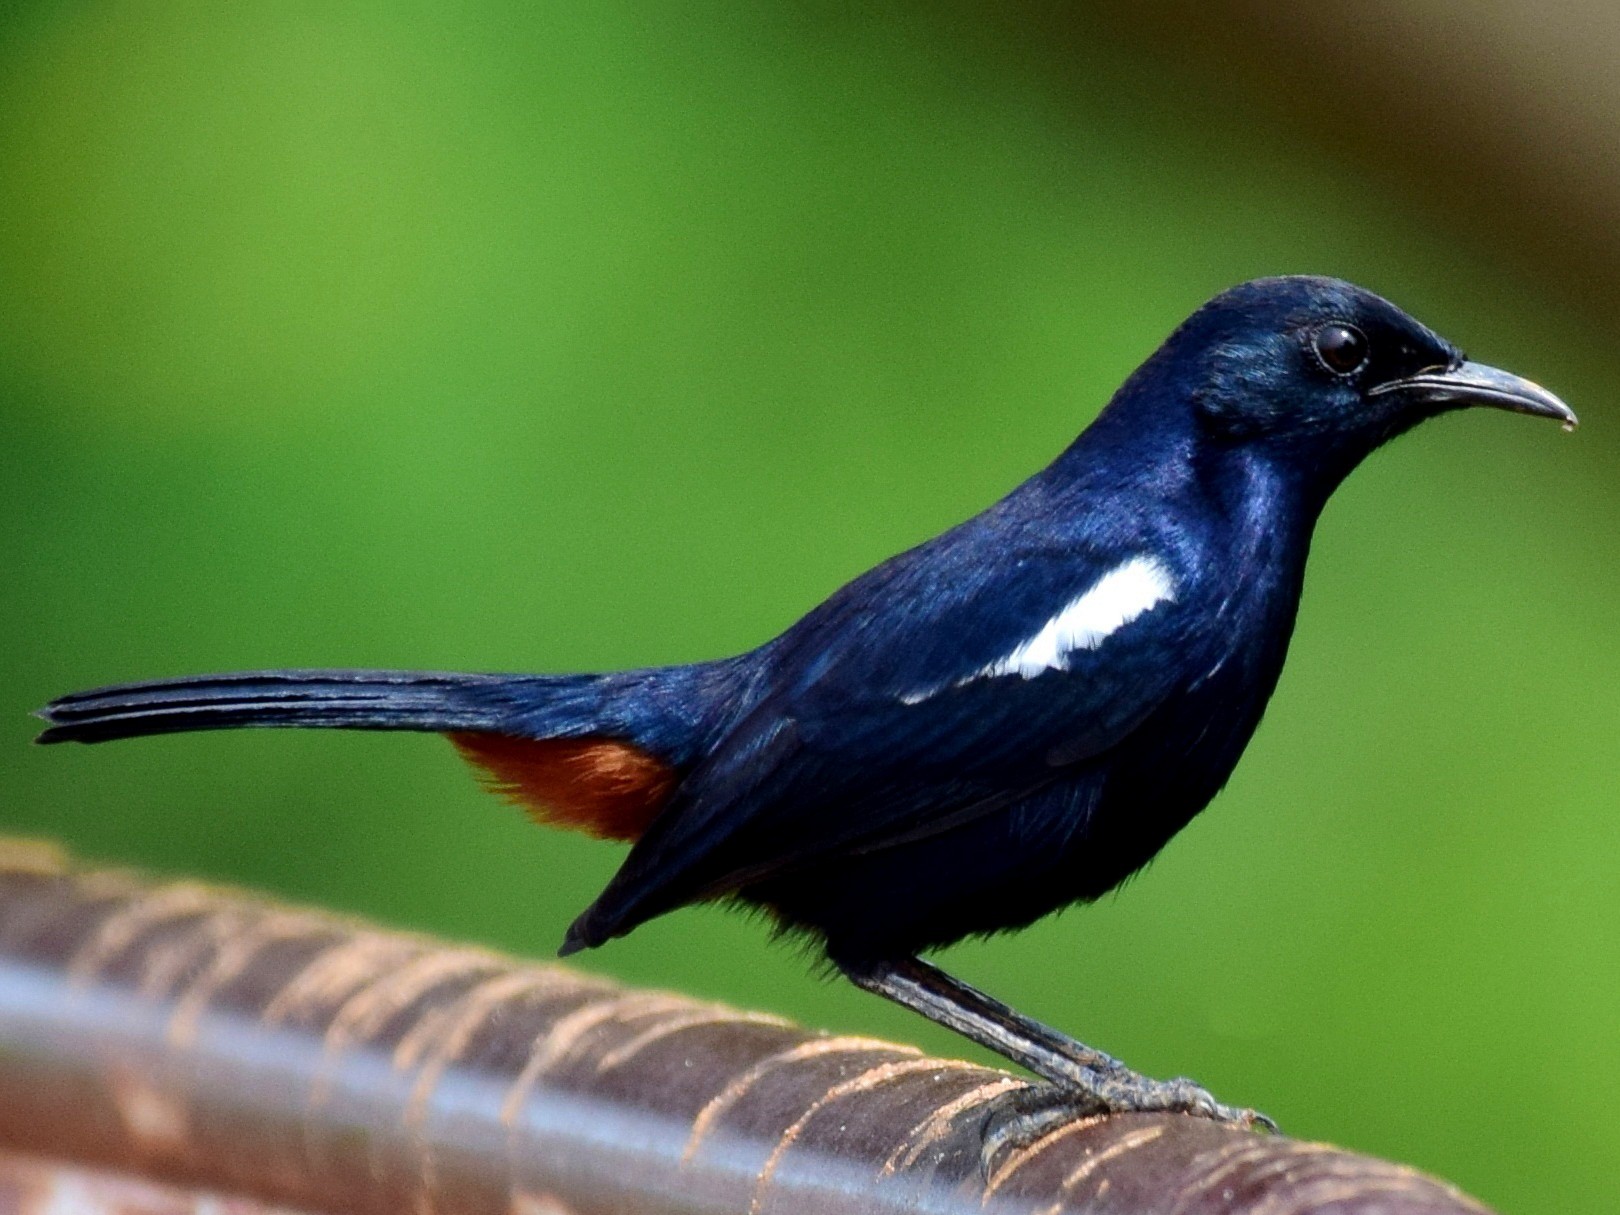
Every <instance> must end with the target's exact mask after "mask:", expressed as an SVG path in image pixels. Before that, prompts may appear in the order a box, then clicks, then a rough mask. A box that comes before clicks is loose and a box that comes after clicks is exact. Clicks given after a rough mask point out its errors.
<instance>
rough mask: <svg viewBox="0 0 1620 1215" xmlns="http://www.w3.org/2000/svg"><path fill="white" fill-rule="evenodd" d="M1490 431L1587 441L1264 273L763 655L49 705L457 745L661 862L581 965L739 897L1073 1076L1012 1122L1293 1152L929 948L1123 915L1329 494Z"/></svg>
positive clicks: (1356, 292)
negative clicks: (671, 921)
mask: <svg viewBox="0 0 1620 1215" xmlns="http://www.w3.org/2000/svg"><path fill="white" fill-rule="evenodd" d="M1469 406H1489V407H1494V408H1499V409H1506V410H1511V411H1516V412H1519V413H1524V414H1530V415H1534V416H1538V417H1545V418H1550V419H1553V420H1555V421H1558V422H1561V423H1563V425H1564V427H1565V429H1566V430H1567V429H1573V428H1574V426H1575V424H1576V417H1575V414H1574V413H1573V412H1572V411H1571V410H1570V408H1569V407H1568V406H1567V405H1565V404H1564V403H1563V401H1561V400H1560V399H1559V398H1558V397H1556V396H1554V395H1553V394H1552V393H1550V392H1548V391H1547V390H1546V389H1544V388H1542V387H1540V386H1539V385H1537V384H1534V383H1532V382H1530V381H1529V380H1526V379H1523V378H1520V377H1519V376H1516V375H1513V374H1510V373H1508V372H1505V371H1501V370H1498V369H1496V368H1493V367H1490V366H1486V365H1484V364H1481V363H1477V362H1472V361H1469V360H1468V359H1467V358H1466V357H1465V356H1464V355H1463V353H1462V352H1461V351H1460V350H1459V349H1458V348H1457V347H1455V346H1453V345H1452V344H1451V343H1450V342H1448V341H1447V340H1445V339H1444V338H1442V337H1440V336H1439V335H1438V334H1437V333H1435V332H1433V331H1432V330H1430V329H1429V328H1427V327H1425V326H1424V325H1423V324H1421V323H1419V322H1418V321H1417V320H1415V319H1413V318H1412V317H1411V316H1409V315H1408V314H1407V313H1405V312H1403V311H1402V310H1401V309H1399V308H1398V307H1396V306H1395V305H1394V304H1392V303H1390V302H1388V301H1387V300H1385V299H1383V298H1381V297H1380V296H1378V295H1375V294H1373V293H1372V292H1370V291H1367V290H1364V289H1362V288H1360V287H1357V286H1354V285H1352V284H1350V283H1348V282H1345V281H1342V280H1338V279H1332V278H1325V277H1315V276H1305V275H1294V276H1283V277H1272V278H1263V279H1256V280H1253V281H1251V282H1247V283H1243V284H1240V285H1238V286H1235V287H1232V288H1230V289H1228V290H1226V291H1223V292H1221V293H1220V294H1218V295H1216V296H1215V297H1214V298H1212V299H1211V300H1209V301H1208V302H1206V303H1205V304H1203V305H1202V306H1201V307H1199V308H1198V309H1197V310H1196V311H1195V312H1193V313H1192V315H1191V316H1190V317H1188V318H1187V319H1186V320H1185V321H1184V322H1183V323H1182V324H1181V325H1180V326H1178V327H1177V328H1176V329H1175V330H1174V331H1173V332H1172V333H1171V334H1170V336H1169V337H1168V338H1167V339H1166V340H1165V341H1164V342H1163V344H1162V345H1161V346H1160V347H1159V348H1158V349H1157V350H1156V351H1155V352H1154V353H1153V354H1152V355H1151V356H1150V357H1149V358H1148V359H1147V360H1146V361H1145V362H1144V363H1143V364H1142V365H1141V366H1140V367H1138V368H1137V369H1136V370H1135V371H1134V372H1133V373H1132V374H1131V375H1130V376H1129V377H1128V378H1127V379H1126V380H1125V382H1124V384H1123V385H1122V386H1121V387H1120V388H1119V389H1118V391H1117V392H1116V393H1115V394H1114V395H1113V397H1112V398H1111V399H1110V400H1109V402H1108V403H1107V405H1106V406H1105V407H1104V408H1103V409H1102V410H1101V412H1100V413H1099V414H1098V415H1097V416H1096V417H1095V419H1094V420H1093V421H1092V422H1091V424H1090V425H1089V426H1087V427H1085V428H1084V429H1083V430H1082V431H1081V432H1080V434H1079V435H1078V437H1077V438H1075V439H1074V440H1073V442H1072V443H1071V444H1070V445H1069V446H1068V447H1067V448H1066V449H1065V450H1064V451H1063V452H1062V453H1061V454H1059V455H1058V457H1057V458H1056V459H1055V460H1054V461H1053V462H1052V463H1051V464H1049V465H1048V466H1047V467H1045V468H1044V469H1042V470H1040V471H1038V472H1036V473H1035V474H1034V475H1033V476H1031V477H1029V479H1027V480H1026V481H1024V482H1023V483H1022V484H1020V485H1018V486H1017V487H1015V488H1014V489H1013V490H1012V491H1011V492H1009V493H1008V494H1007V495H1006V496H1004V497H1003V498H1001V499H1000V500H999V501H997V502H995V503H994V504H993V505H991V506H990V507H988V508H987V509H985V510H984V511H983V512H981V513H980V514H977V515H975V516H973V517H972V518H969V519H968V520H966V521H965V522H962V523H960V524H958V525H956V526H954V527H951V528H950V529H948V530H947V531H945V532H943V533H942V534H940V535H938V536H936V537H934V538H933V539H931V540H928V541H926V542H924V543H922V544H920V545H918V546H916V547H914V548H912V549H910V550H908V551H906V552H903V553H901V554H899V555H898V556H895V557H892V558H890V559H889V560H886V561H884V562H882V563H881V564H879V565H877V566H876V567H874V568H873V569H871V570H869V571H867V572H866V573H864V574H861V575H860V576H858V577H856V578H855V579H854V580H853V581H851V582H849V583H848V584H847V585H845V586H843V587H842V588H841V589H839V590H837V591H835V592H834V593H833V594H832V595H831V596H830V597H829V598H827V599H826V600H825V601H824V602H822V603H821V604H820V605H819V606H817V607H815V608H813V609H812V610H811V611H809V612H808V613H807V614H806V615H805V616H803V617H802V618H801V619H799V620H798V621H797V622H796V623H794V624H793V625H792V626H791V627H789V628H788V629H787V630H786V631H785V632H783V633H781V634H780V635H779V636H777V637H775V638H773V639H771V640H769V641H766V642H765V643H764V644H762V645H759V646H758V647H757V648H754V649H752V650H748V651H746V652H743V653H741V654H738V655H735V656H733V657H727V658H720V659H716V660H712V661H704V662H697V663H692V664H687V665H674V666H662V667H649V668H641V669H632V670H622V671H612V672H600V673H581V674H541V675H525V674H519V675H500V674H494V675H491V674H457V673H438V672H415V671H372V670H297V669H290V670H265V671H251V672H244V673H237V674H225V675H204V676H192V677H187V678H179V679H168V680H161V681H156V682H144V683H133V684H122V685H117V686H111V687H104V688H99V689H95V690H92V691H86V692H79V693H75V694H72V695H67V696H63V697H61V698H60V699H57V700H55V701H52V702H51V703H50V704H49V705H47V706H46V707H45V708H43V709H41V710H39V711H38V715H39V716H40V717H42V718H43V719H44V720H45V721H46V722H47V723H48V727H47V728H46V729H45V730H44V732H43V733H41V734H40V735H39V737H38V741H39V742H42V743H60V742H68V741H76V742H86V743H92V742H100V741H104V740H109V739H118V738H128V737H133V736H137V735H151V734H166V733H172V732H178V731H189V730H209V729H219V728H225V727H239V726H289V727H335V728H340V729H354V730H415V731H428V732H437V733H441V734H445V735H448V736H449V738H450V740H451V741H452V742H453V743H454V745H455V746H456V748H457V749H458V750H459V751H460V752H461V754H462V755H463V756H464V757H465V758H466V759H468V760H469V761H471V762H472V763H473V764H474V765H475V766H476V767H477V768H479V769H481V770H482V772H483V774H484V775H485V777H486V778H487V780H488V781H489V782H490V783H491V784H492V785H493V786H494V787H495V788H496V789H497V790H498V791H501V792H503V793H505V794H506V795H508V796H509V797H511V798H512V799H513V800H515V801H517V802H519V803H520V804H522V805H523V806H524V807H525V808H527V809H528V810H529V811H530V812H531V813H532V814H533V816H534V817H535V818H536V819H538V820H539V821H540V822H542V823H545V824H549V825H553V826H557V827H562V828H569V829H574V830H578V831H583V832H586V833H588V834H590V835H594V836H597V837H601V838H606V839H612V840H619V841H624V842H626V843H629V844H630V845H631V847H630V849H629V852H628V855H627V856H626V857H625V858H624V861H623V863H622V864H621V865H620V867H619V868H618V870H617V872H616V873H615V874H614V875H613V877H612V878H611V880H610V881H609V882H608V883H607V885H606V887H605V888H604V889H603V890H602V891H601V893H600V894H599V895H598V896H597V897H596V899H595V900H594V901H593V902H592V903H591V904H590V905H589V906H588V907H586V908H585V909H584V910H583V911H582V912H581V913H580V915H579V916H578V918H577V919H575V920H574V922H573V923H572V925H571V926H570V927H569V928H568V930H567V933H566V936H565V937H564V940H563V943H562V946H561V948H560V950H559V953H560V954H562V955H565V956H566V955H568V954H573V953H576V952H578V951H580V950H584V949H591V948H595V947H598V946H602V945H604V944H606V943H607V942H609V941H611V940H613V939H615V938H617V937H622V936H624V935H625V934H626V933H629V932H631V931H632V930H634V929H635V928H636V927H638V926H639V925H641V924H643V923H645V922H647V921H648V920H650V919H653V918H654V917H657V916H662V915H664V914H666V913H668V912H671V911H674V910H675V909H677V908H680V907H683V906H686V905H688V904H692V903H699V902H710V901H719V902H726V903H740V904H743V905H746V906H747V907H750V908H753V909H762V910H763V911H765V912H766V913H768V915H769V916H770V917H771V918H772V919H773V920H774V923H775V925H776V927H777V928H778V929H779V930H781V931H782V932H784V933H786V934H788V935H790V936H797V937H799V938H801V939H803V940H805V941H808V942H809V943H811V944H812V946H813V947H815V948H816V949H817V950H819V952H820V954H821V955H822V957H823V958H824V959H825V962H826V963H827V964H828V965H829V966H830V968H831V969H832V970H834V971H836V972H838V973H841V974H842V975H843V976H845V977H846V978H847V979H849V980H850V981H851V982H853V983H854V984H855V985H856V986H857V987H859V988H862V989H864V990H866V991H868V992H872V993H875V994H877V995H880V996H883V997H886V998H888V999H890V1000H893V1001H895V1002H897V1003H899V1004H901V1005H903V1006H905V1007H907V1008H909V1009H912V1010H913V1011H915V1012H917V1013H920V1014H922V1015H923V1016H925V1017H927V1018H929V1019H931V1020H933V1021H935V1022H937V1023H939V1024H941V1025H944V1026H946V1027H948V1028H950V1029H952V1030H954V1031H956V1032H957V1033H959V1034H961V1035H963V1036H965V1037H966V1038H968V1039H970V1040H972V1041H973V1042H976V1043H978V1044H979V1045H980V1046H982V1047H985V1048H987V1049H989V1050H990V1051H992V1052H995V1053H997V1054H999V1055H1000V1056H1002V1057H1004V1058H1005V1059H1007V1060H1008V1061H1010V1062H1013V1063H1015V1064H1018V1065H1020V1066H1022V1067H1024V1068H1026V1069H1027V1070H1028V1071H1030V1072H1032V1073H1033V1074H1034V1075H1035V1076H1037V1077H1039V1078H1040V1079H1041V1080H1044V1081H1046V1082H1047V1083H1046V1084H1045V1085H1044V1086H1034V1088H1035V1089H1039V1090H1040V1091H1042V1092H1044V1093H1045V1094H1046V1095H1047V1097H1049V1098H1050V1100H1045V1099H1043V1100H1037V1101H1033V1102H1030V1103H1028V1104H1027V1105H1026V1106H1025V1107H1023V1108H1021V1109H1018V1110H1015V1111H1013V1113H1012V1114H1011V1115H1009V1119H1008V1122H1007V1126H1009V1127H1013V1128H1015V1129H1016V1128H1017V1127H1024V1128H1026V1129H1027V1127H1028V1126H1029V1125H1030V1120H1031V1119H1039V1118H1044V1117H1047V1116H1048V1114H1049V1111H1050V1110H1060V1111H1064V1112H1066V1113H1072V1112H1076V1111H1078V1112H1121V1111H1169V1112H1181V1113H1187V1114H1193V1115H1198V1116H1203V1117H1207V1118H1213V1119H1217V1120H1221V1121H1227V1122H1234V1123H1238V1124H1241V1125H1245V1126H1261V1127H1272V1128H1274V1126H1275V1124H1274V1123H1272V1122H1271V1121H1270V1120H1269V1119H1267V1118H1265V1116H1264V1115H1261V1114H1258V1113H1256V1112H1255V1111H1254V1110H1251V1109H1246V1108H1239V1107H1234V1106H1228V1105H1225V1104H1222V1103H1221V1102H1219V1101H1217V1100H1216V1099H1215V1098H1214V1096H1213V1095H1212V1094H1210V1093H1209V1092H1208V1090H1206V1089H1204V1088H1203V1087H1201V1086H1200V1085H1198V1084H1196V1083H1194V1082H1193V1081H1191V1080H1189V1079H1186V1078H1178V1079H1173V1080H1155V1079H1151V1078H1149V1077H1147V1076H1144V1075H1141V1074H1139V1073H1137V1072H1135V1071H1132V1070H1131V1069H1129V1068H1128V1067H1127V1066H1125V1065H1124V1064H1123V1063H1122V1062H1120V1061H1119V1060H1117V1059H1115V1058H1114V1057H1112V1056H1110V1055H1108V1054H1106V1053H1105V1052H1103V1051H1101V1050H1098V1049H1095V1048H1093V1047H1090V1046H1087V1045H1085V1044H1084V1043H1082V1042H1080V1041H1079V1040H1077V1039H1075V1038H1072V1037H1070V1036H1069V1035H1067V1034H1065V1033H1063V1032H1061V1031H1059V1030H1057V1029H1054V1028H1052V1027H1049V1026H1046V1025H1043V1024H1041V1023H1040V1022H1038V1021H1036V1020H1034V1019H1033V1018H1030V1017H1028V1016H1025V1015H1024V1014H1022V1013H1019V1012H1018V1011H1016V1010H1015V1009H1013V1008H1011V1007H1009V1006H1008V1005H1006V1004H1004V1003H1002V1002H1000V1001H998V1000H996V999H995V998H993V997H992V996H990V995H989V994H987V993H985V992H983V991H980V990H979V989H977V988H975V987H973V986H971V985H969V984H967V983H965V982H962V981H961V980H959V979H957V978H955V977H953V976H952V975H950V974H949V973H947V972H946V971H944V970H943V969H941V968H940V967H939V966H937V965H936V964H935V963H933V962H930V961H927V960H925V958H924V955H925V954H930V953H933V952H935V951H937V950H939V949H942V948H944V947H946V946H949V945H951V944H954V943H956V942H958V941H960V940H962V939H964V938H967V937H974V936H988V935H992V934H996V933H1001V932H1004V931H1009V930H1014V929H1018V928H1022V927H1024V926H1027V925H1028V924H1030V923H1032V922H1034V921H1036V920H1038V919H1040V918H1042V917H1044V916H1046V915H1048V914H1049V913H1052V912H1054V911H1056V910H1058V909H1060V908H1063V907H1066V906H1069V905H1072V904H1077V903H1087V902H1091V901H1094V900H1096V899H1098V898H1099V897H1101V896H1102V895H1104V894H1105V893H1107V892H1108V891H1111V890H1113V889H1114V888H1115V887H1117V886H1119V885H1120V884H1121V883H1122V882H1124V881H1125V880H1126V879H1127V878H1128V877H1130V876H1131V875H1132V874H1134V873H1135V872H1137V871H1138V870H1140V869H1141V868H1142V867H1143V866H1144V865H1146V864H1147V863H1148V862H1149V861H1150V860H1151V859H1152V858H1153V857H1154V855H1155V854H1156V853H1158V852H1159V851H1160V849H1162V848H1163V847H1164V846H1165V844H1166V843H1167V842H1168V841H1169V840H1170V839H1171V838H1172V837H1173V836H1174V835H1175V834H1176V833H1177V832H1178V831H1179V830H1180V829H1181V828H1182V827H1183V826H1185V825H1186V824H1187V823H1188V822H1189V821H1190V820H1191V819H1192V818H1193V817H1194V816H1195V815H1196V814H1197V813H1198V812H1199V811H1201V810H1202V809H1203V808H1204V807H1205V806H1206V805H1207V804H1208V803H1209V802H1210V801H1211V799H1212V798H1213V797H1214V796H1215V795H1216V793H1217V792H1218V791H1219V790H1220V789H1221V787H1222V786H1223V785H1224V784H1225V783H1226V780H1227V778H1228V777H1229V776H1230V774H1231V773H1232V771H1233V768H1234V767H1235V765H1236V764H1237V762H1238V759H1239V756H1240V755H1241V753H1242V752H1243V750H1244V748H1245V747H1246V746H1247V744H1248V742H1249V740H1250V738H1251V737H1252V735H1253V734H1254V732H1255V729H1256V727H1257V725H1258V724H1259V722H1260V719H1261V715H1262V713H1263V712H1264V710H1265V708H1266V704H1267V701H1268V700H1269V699H1270V697H1271V694H1272V691H1273V689H1274V688H1275V687H1276V685H1277V681H1278V678H1279V676H1280V674H1281V672H1282V669H1283V663H1284V658H1285V655H1286V651H1287V648H1288V643H1289V639H1290V636H1291V634H1292V632H1293V628H1294V622H1295V616H1296V613H1297V610H1298V606H1299V602H1300V596H1301V591H1302V588H1303V583H1304V575H1305V564H1306V556H1307V552H1308V550H1309V548H1310V543H1311V537H1312V533H1313V530H1314V528H1315V525H1316V522H1317V519H1318V517H1319V516H1320V514H1321V512H1322V510H1323V508H1324V506H1325V504H1326V503H1327V501H1328V499H1329V497H1330V495H1331V494H1332V493H1333V491H1334V490H1335V489H1336V488H1337V487H1338V485H1339V484H1340V483H1341V482H1342V481H1343V480H1344V478H1345V477H1346V476H1347V475H1348V474H1349V473H1350V472H1351V471H1352V470H1353V469H1354V468H1355V467H1356V466H1357V465H1358V464H1359V463H1360V462H1361V461H1362V460H1363V459H1364V458H1365V457H1367V456H1368V455H1369V454H1370V453H1372V452H1373V451H1374V450H1375V449H1377V448H1378V447H1380V446H1382V445H1383V444H1384V443H1386V442H1388V441H1389V440H1390V439H1392V438H1394V437H1395V436H1397V435H1399V434H1401V433H1403V432H1404V431H1407V430H1409V429H1411V428H1412V427H1414V426H1416V425H1417V424H1418V423H1420V422H1422V421H1424V420H1426V419H1429V418H1432V417H1435V416H1438V415H1440V414H1443V413H1447V412H1450V411H1454V410H1459V409H1462V408H1464V407H1469ZM1043 1101H1044V1104H1043Z"/></svg>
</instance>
